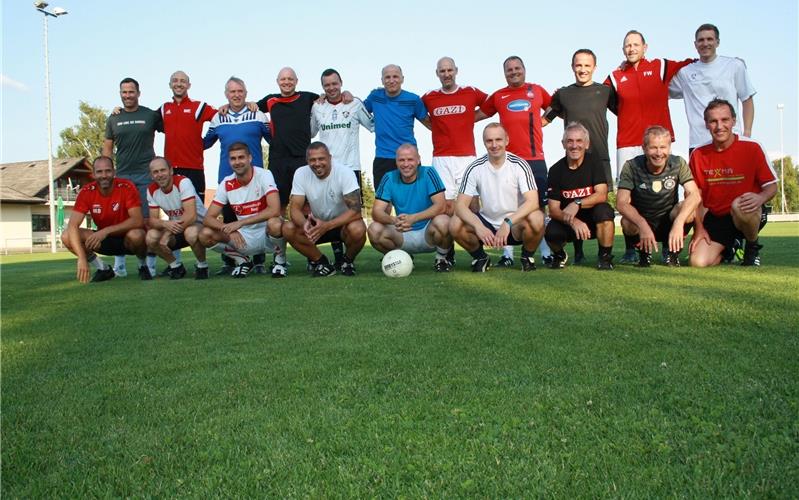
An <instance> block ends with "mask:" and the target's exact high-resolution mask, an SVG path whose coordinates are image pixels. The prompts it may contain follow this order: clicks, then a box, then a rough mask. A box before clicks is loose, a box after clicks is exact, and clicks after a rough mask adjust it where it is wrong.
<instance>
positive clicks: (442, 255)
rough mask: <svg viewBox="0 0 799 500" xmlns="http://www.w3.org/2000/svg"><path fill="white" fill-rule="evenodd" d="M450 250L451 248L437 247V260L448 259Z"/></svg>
mask: <svg viewBox="0 0 799 500" xmlns="http://www.w3.org/2000/svg"><path fill="white" fill-rule="evenodd" d="M450 250H451V249H449V248H441V247H436V261H439V260H447V255H448V254H449V252H450Z"/></svg>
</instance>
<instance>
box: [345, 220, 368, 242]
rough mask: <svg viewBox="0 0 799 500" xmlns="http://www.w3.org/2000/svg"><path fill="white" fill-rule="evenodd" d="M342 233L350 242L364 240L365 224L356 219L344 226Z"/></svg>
mask: <svg viewBox="0 0 799 500" xmlns="http://www.w3.org/2000/svg"><path fill="white" fill-rule="evenodd" d="M343 232H344V233H345V236H346V237H347V239H349V240H350V241H358V240H362V239H365V238H366V224H364V222H363V220H361V219H358V220H354V221H352V222H350V223H349V224H347V225H346V226H344V230H343Z"/></svg>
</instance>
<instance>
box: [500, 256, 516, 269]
mask: <svg viewBox="0 0 799 500" xmlns="http://www.w3.org/2000/svg"><path fill="white" fill-rule="evenodd" d="M497 267H513V257H508V256H507V255H503V256H502V257H500V259H499V262H497Z"/></svg>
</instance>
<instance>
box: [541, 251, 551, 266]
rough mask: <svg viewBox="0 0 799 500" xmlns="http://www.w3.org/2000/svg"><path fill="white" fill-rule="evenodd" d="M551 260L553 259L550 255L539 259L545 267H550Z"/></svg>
mask: <svg viewBox="0 0 799 500" xmlns="http://www.w3.org/2000/svg"><path fill="white" fill-rule="evenodd" d="M553 259H554V257H552V254H549V255H547V256H546V257H541V260H542V261H543V262H544V265H545V266H546V267H550V266H551V265H552V260H553Z"/></svg>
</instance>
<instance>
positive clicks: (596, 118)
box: [104, 25, 754, 277]
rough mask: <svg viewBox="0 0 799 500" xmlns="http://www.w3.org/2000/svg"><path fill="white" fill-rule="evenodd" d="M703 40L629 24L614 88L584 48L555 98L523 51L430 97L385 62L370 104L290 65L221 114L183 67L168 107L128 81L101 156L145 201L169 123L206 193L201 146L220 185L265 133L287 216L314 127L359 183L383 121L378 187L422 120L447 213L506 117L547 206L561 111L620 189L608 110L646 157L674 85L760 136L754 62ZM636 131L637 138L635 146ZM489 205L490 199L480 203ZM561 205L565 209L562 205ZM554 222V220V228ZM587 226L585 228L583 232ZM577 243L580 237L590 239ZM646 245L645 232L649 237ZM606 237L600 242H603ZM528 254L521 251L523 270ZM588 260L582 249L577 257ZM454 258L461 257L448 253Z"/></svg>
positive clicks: (634, 150) (515, 149) (280, 255)
mask: <svg viewBox="0 0 799 500" xmlns="http://www.w3.org/2000/svg"><path fill="white" fill-rule="evenodd" d="M695 45H696V48H697V51H698V52H699V55H700V60H699V61H696V62H693V63H692V62H691V60H685V61H682V62H680V63H676V62H673V61H668V60H655V61H648V60H646V59H645V58H644V54H645V51H646V48H647V46H646V44H645V41H644V37H643V35H642V34H640V33H639V32H636V31H631V32H629V33H628V34H627V35H626V36H625V39H624V44H623V51H624V54H625V58H626V63H625V64H624V65H623V66H622V67H621V68H619V69H618V70H616V71H614V72H613V74H612V75H611V76H610V77H608V79H607V80H606V82H605V83H606V85H600V84H597V83H595V82H593V79H592V76H593V71H594V69H595V66H596V58H595V56H594V54H593V52H591V51H590V50H587V49H582V50H578V51H577V52H576V53H575V54H574V56H573V58H572V68H573V70H574V73H575V80H576V83H575V84H574V85H572V86H569V87H564V88H562V89H560V90H558V91H557V92H556V93H555V94H554V96H550V95H549V94H548V93H547V92H546V90H544V89H543V88H542V87H540V86H538V85H536V84H533V83H528V82H526V74H525V67H524V63H523V61H522V60H521V59H520V58H519V57H516V56H512V57H509V58H508V59H506V61H505V62H504V64H503V69H504V72H505V77H506V80H507V83H508V86H507V87H505V88H503V89H500V90H499V91H497V92H495V93H494V94H492V95H491V96H487V95H486V94H485V93H483V92H481V91H480V90H478V89H475V88H472V87H459V86H458V85H457V84H456V75H457V67H456V66H455V63H454V61H453V60H452V59H451V58H442V59H441V60H439V61H438V64H437V68H436V73H437V75H438V77H439V79H440V81H441V83H442V87H441V89H440V90H437V91H431V92H429V93H427V94H425V95H424V96H423V97H422V98H419V97H418V96H416V95H415V94H412V93H410V92H407V91H404V90H402V83H403V75H402V71H401V69H400V68H399V67H398V66H395V65H389V66H386V67H384V68H383V72H382V80H383V88H381V89H376V90H375V91H373V92H372V93H371V94H370V95H369V97H368V98H367V99H366V100H365V101H364V102H363V103H361V101H359V100H357V99H353V98H352V97H351V96H349V95H348V93H346V92H345V93H344V94H343V95H342V92H341V77H340V75H339V74H338V72H336V71H335V70H326V71H325V72H324V73H323V75H322V85H323V89H324V90H325V97H324V99H322V100H319V99H318V97H319V96H317V95H316V94H313V93H309V92H297V91H296V84H297V78H296V74H295V73H294V71H293V70H291V69H290V68H284V69H283V70H281V72H280V73H279V75H278V78H277V83H278V85H279V87H280V91H281V93H280V94H273V95H268V96H266V97H265V98H264V99H262V100H261V101H259V102H258V103H257V105H256V104H255V103H249V106H248V103H247V101H246V86H245V85H244V82H242V81H241V80H240V79H237V78H235V77H231V78H230V79H229V80H228V82H227V84H226V86H225V95H226V97H227V99H228V104H227V105H226V106H223V107H222V108H221V109H220V112H219V113H217V112H215V110H214V109H213V108H212V107H210V106H208V105H207V104H205V103H201V102H197V101H192V100H190V99H189V98H188V95H187V91H188V89H189V88H190V82H189V79H188V76H186V75H185V73H182V72H176V73H175V74H173V75H172V77H171V79H170V87H171V88H172V91H173V101H172V102H171V103H166V104H165V105H164V106H162V107H161V109H160V113H157V112H153V111H152V110H149V109H148V108H145V107H143V106H139V105H138V96H139V90H138V83H136V82H135V80H132V79H125V80H123V82H122V83H121V85H120V95H121V97H122V101H123V110H122V111H121V112H120V113H119V114H118V115H112V116H111V117H109V123H108V127H107V133H106V135H107V140H106V144H105V146H104V153H105V154H106V155H107V156H110V153H111V151H112V150H113V147H114V146H116V150H117V151H116V152H117V161H118V166H119V174H120V176H124V177H127V178H130V179H132V180H133V181H134V183H135V184H136V187H137V188H138V190H139V193H140V195H141V198H142V199H144V198H145V193H146V187H147V184H149V175H148V171H147V170H146V169H145V170H143V169H142V168H141V167H142V164H145V163H146V160H147V157H149V158H152V156H154V151H153V149H152V137H153V134H154V131H155V130H163V131H165V133H166V137H167V140H166V146H165V155H166V158H167V159H171V162H172V163H173V164H174V165H175V167H176V168H175V171H176V172H177V173H180V174H182V175H184V176H186V177H189V178H190V179H191V181H192V182H193V183H194V185H195V186H197V187H198V191H199V192H200V193H203V194H204V184H205V182H204V176H203V175H202V149H201V146H203V147H210V145H211V144H213V143H214V142H215V141H216V140H220V141H221V144H222V148H221V149H222V153H221V156H220V168H219V179H218V180H219V181H222V180H223V178H224V177H225V175H226V174H230V171H231V167H230V165H229V159H228V154H227V153H228V148H229V146H230V145H231V144H233V143H234V142H239V141H240V142H244V143H245V144H247V145H248V147H249V150H250V154H251V155H252V158H253V163H254V164H255V165H257V166H262V165H263V161H262V156H263V155H262V152H261V139H262V138H266V139H267V141H269V140H270V139H271V141H272V142H271V145H270V170H271V171H272V173H273V175H274V177H275V181H276V184H277V187H278V191H279V193H280V205H281V207H280V208H281V211H280V213H285V206H286V204H287V202H288V198H289V196H290V195H291V191H292V178H293V175H294V172H295V171H296V169H297V168H298V167H300V166H301V165H304V164H305V163H306V161H307V158H306V156H305V150H304V147H305V146H306V145H307V144H308V143H309V142H310V138H311V137H312V136H313V135H314V134H316V133H317V132H318V133H319V136H320V139H321V140H322V141H323V142H325V143H326V144H328V145H329V146H330V149H331V150H332V151H333V158H334V159H335V162H336V163H339V162H340V163H343V164H344V165H346V166H349V167H350V168H351V169H352V170H354V171H355V172H356V176H357V177H356V179H357V180H358V181H359V182H360V175H359V170H360V165H359V162H358V156H359V155H358V153H357V150H358V145H357V137H358V133H357V129H358V126H359V125H362V126H364V127H366V128H368V129H370V130H371V129H373V128H374V130H375V132H376V146H377V154H376V158H375V162H374V165H373V172H374V175H375V181H376V185H377V186H378V191H380V186H381V181H382V176H383V175H384V174H385V173H386V172H389V171H391V170H395V169H396V163H397V161H398V158H397V157H396V151H397V149H398V146H401V145H403V144H409V145H415V139H414V137H413V122H414V120H419V121H421V122H422V123H424V124H425V125H426V126H428V127H431V129H432V132H433V143H434V153H433V156H434V158H433V165H434V167H435V170H436V171H437V172H438V174H440V175H439V177H440V179H439V181H440V182H442V184H443V185H444V190H443V191H444V198H445V206H446V213H447V214H448V215H452V214H453V210H454V208H453V206H454V203H453V202H454V199H455V195H456V193H457V187H458V185H459V184H460V183H461V181H462V178H463V176H464V172H465V170H466V168H467V166H468V165H470V164H471V163H472V162H473V161H474V160H475V148H474V140H473V135H472V130H473V124H474V121H476V120H480V119H483V118H486V117H488V116H491V115H493V114H495V113H499V118H500V123H501V124H502V125H503V129H504V131H505V133H506V134H507V136H508V137H509V142H508V145H507V148H508V150H509V151H511V152H512V153H515V154H516V155H517V156H519V157H520V158H521V159H523V160H524V161H526V162H527V163H528V166H529V167H530V169H531V171H532V173H533V177H534V179H535V182H536V186H537V188H538V189H536V191H537V192H538V196H539V199H538V206H539V207H544V206H546V201H545V200H546V193H547V192H549V190H547V189H546V187H547V167H546V163H545V162H544V156H543V148H542V144H543V134H542V127H543V126H545V125H546V124H547V123H549V121H550V120H552V119H554V118H555V117H557V116H560V117H562V118H564V123H567V122H572V121H574V122H578V123H581V124H583V126H584V127H585V128H586V129H587V134H588V137H587V138H586V141H585V142H586V145H587V147H588V148H589V151H590V152H591V154H590V155H589V156H590V157H591V158H595V159H596V160H598V162H599V163H600V166H601V170H602V171H603V176H604V180H605V181H606V182H605V186H606V188H605V189H606V191H607V190H609V189H612V187H613V180H614V179H613V177H614V176H613V175H612V174H611V172H610V162H609V156H608V154H607V119H606V111H607V110H611V111H612V112H616V113H617V114H618V115H619V134H618V140H617V146H618V148H617V155H619V163H618V164H619V165H622V164H623V162H622V161H621V160H624V159H626V158H627V157H633V156H636V154H638V153H641V152H643V150H642V149H641V146H638V145H633V144H639V143H640V138H641V137H642V135H643V131H644V130H645V129H646V128H647V125H648V124H653V123H654V124H659V125H661V126H663V127H664V128H665V129H666V130H668V132H669V134H670V137H669V139H670V140H673V132H672V131H671V122H670V118H669V116H668V104H667V99H668V89H669V85H671V92H672V95H673V96H678V97H683V98H685V100H686V109H687V110H688V113H689V117H690V116H692V113H693V114H695V112H694V111H693V110H694V108H696V107H697V103H700V102H701V101H702V100H707V95H711V94H716V95H719V94H720V95H728V94H730V93H732V95H733V97H732V99H731V101H730V102H731V103H732V105H733V111H735V109H734V106H735V103H736V102H737V100H738V99H740V100H741V101H742V102H743V111H744V120H743V121H744V123H745V127H744V133H745V134H748V133H750V132H751V123H752V117H753V104H752V95H753V94H754V90H753V89H752V88H751V84H749V82H748V77H747V76H746V71H745V67H744V66H743V64H742V63H741V61H739V60H737V59H731V58H724V57H723V56H717V55H716V52H715V49H716V47H717V46H718V30H717V29H716V28H715V27H714V26H712V25H703V26H700V28H699V29H698V30H697V32H696V41H695ZM681 68H682V69H681ZM675 75H676V76H675ZM708 75H710V76H708ZM711 76H712V78H711ZM719 86H721V87H719ZM689 103H690V107H689ZM256 107H257V108H258V109H256ZM367 111H369V112H371V113H372V115H370V114H369V113H367ZM267 113H268V115H267ZM267 116H271V122H267V120H268V118H267ZM209 120H210V121H211V128H210V129H209V132H208V133H207V134H206V136H205V138H204V139H201V137H200V135H201V132H202V126H203V123H204V122H205V121H209ZM695 129H696V125H695V123H694V121H692V122H691V135H692V145H694V141H693V137H694V135H697V136H698V135H699V134H698V133H696V134H695ZM635 136H637V138H638V139H637V142H635V143H633V142H632V140H633V139H632V138H633V137H635ZM647 137H649V135H647ZM564 141H567V138H564ZM568 151H569V149H568V148H567V158H570V156H571V154H570V153H568ZM574 154H575V155H576V153H574ZM621 156H624V158H622V157H621ZM259 164H260V165H259ZM560 170H561V169H560V168H558V169H555V167H553V171H550V177H551V176H553V175H556V176H560V175H561V174H560V173H559V172H560ZM145 172H147V173H145ZM558 179H560V177H558ZM380 201H382V200H380V198H379V197H378V202H380ZM556 201H561V203H562V206H561V207H558V206H556V207H555V208H554V210H553V209H552V207H550V211H551V213H550V216H551V217H552V218H553V220H554V221H555V222H562V221H561V216H565V217H566V219H567V221H570V220H572V218H573V217H574V215H575V214H573V213H572V212H574V208H571V209H569V208H568V207H567V205H568V204H569V203H565V202H564V200H556ZM592 201H593V200H591V199H589V200H580V202H581V203H586V202H587V204H588V205H590V207H593V204H592ZM480 203H485V201H484V200H483V199H482V198H480ZM391 207H393V208H395V209H396V206H394V205H392V204H387V206H386V207H382V208H383V209H384V210H383V211H386V210H385V209H386V208H388V209H389V210H388V211H387V213H389V214H390V208H391ZM147 208H148V205H147V204H143V210H144V211H145V214H144V215H145V216H146V210H147ZM473 208H474V207H473ZM561 208H562V209H563V210H559V209H561ZM586 208H589V207H586ZM619 210H620V211H621V208H619ZM223 211H227V210H223ZM227 212H228V213H227V214H226V216H225V221H226V222H227V223H230V222H234V220H233V217H234V214H233V213H231V212H230V211H227ZM610 213H611V214H612V210H611V211H610ZM378 218H380V216H378ZM611 219H612V217H611ZM578 220H579V219H578ZM600 222H602V221H600ZM557 227H558V225H557V224H555V226H553V228H557ZM602 227H604V226H603V225H602V224H600V225H599V226H598V228H597V230H599V231H600V232H602V231H603V229H601V228H602ZM580 229H581V231H582V230H583V228H582V227H580ZM556 239H557V238H556ZM566 239H568V238H566ZM576 239H577V240H578V241H579V240H581V239H582V238H579V237H577V238H576ZM627 241H628V245H627V246H628V249H627V250H628V252H627V253H626V257H627V256H628V255H627V254H629V253H630V252H631V251H633V248H636V246H635V245H638V247H640V246H641V243H636V242H635V237H634V235H630V237H629V238H627ZM643 241H648V239H646V238H644V239H643ZM601 243H602V241H600V248H602V247H603V245H602V244H601ZM276 244H277V246H276V251H275V254H276V256H275V265H274V266H273V276H276V277H279V276H285V271H286V269H285V242H283V241H281V240H278V241H277V242H276ZM334 248H337V249H338V251H337V252H336V261H337V266H336V267H337V268H339V269H340V267H341V264H342V263H343V262H344V257H343V255H344V252H343V246H342V245H338V246H337V247H334ZM561 252H562V248H559V249H558V251H557V252H555V253H556V254H557V255H556V257H555V260H556V261H563V260H564V259H562V256H563V254H562V253H561ZM600 253H601V254H602V251H601V252H600ZM542 254H544V256H545V260H546V258H547V257H548V255H547V254H548V252H547V251H546V250H544V249H542ZM558 256H559V257H558ZM524 258H525V256H524V254H523V256H522V264H523V266H524ZM581 259H582V256H581V251H580V249H579V248H578V249H577V255H576V260H577V261H579V260H581ZM600 260H602V258H600ZM447 261H448V262H453V261H454V254H452V253H451V251H450V254H449V255H448V256H447ZM512 263H513V261H512V253H509V252H506V254H505V255H504V256H503V259H502V260H501V261H500V264H510V265H512ZM259 266H260V267H261V270H262V272H265V270H264V269H263V261H262V260H261V261H260V263H259V262H258V261H257V260H256V261H255V268H256V270H258V267H259ZM148 271H149V272H150V274H151V275H152V274H154V265H148ZM168 271H169V269H167V272H168ZM225 271H231V269H225ZM232 271H233V272H235V270H232ZM239 272H240V269H239Z"/></svg>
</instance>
